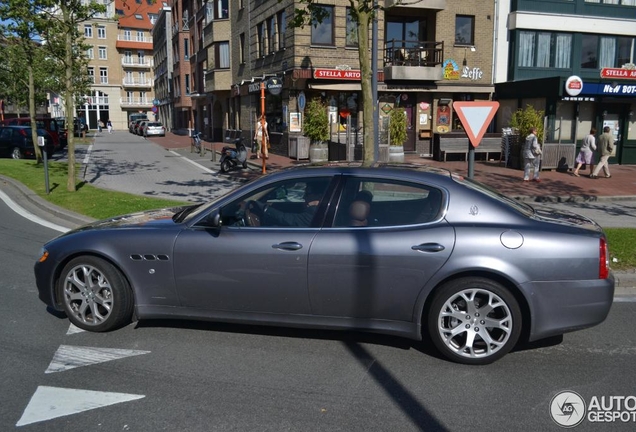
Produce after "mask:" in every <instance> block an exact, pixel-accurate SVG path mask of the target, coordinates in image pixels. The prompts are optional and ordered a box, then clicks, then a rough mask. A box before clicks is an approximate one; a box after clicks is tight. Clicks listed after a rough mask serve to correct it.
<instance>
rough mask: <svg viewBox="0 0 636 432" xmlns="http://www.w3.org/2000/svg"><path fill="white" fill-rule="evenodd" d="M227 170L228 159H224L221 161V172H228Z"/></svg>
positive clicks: (228, 167) (228, 168) (228, 166)
mask: <svg viewBox="0 0 636 432" xmlns="http://www.w3.org/2000/svg"><path fill="white" fill-rule="evenodd" d="M229 170H230V161H228V160H224V161H223V162H222V163H221V172H222V173H226V172H228V171H229Z"/></svg>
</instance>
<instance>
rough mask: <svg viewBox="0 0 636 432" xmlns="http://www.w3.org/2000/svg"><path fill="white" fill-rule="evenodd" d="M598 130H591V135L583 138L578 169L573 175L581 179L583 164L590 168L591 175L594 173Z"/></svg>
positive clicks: (577, 161)
mask: <svg viewBox="0 0 636 432" xmlns="http://www.w3.org/2000/svg"><path fill="white" fill-rule="evenodd" d="M594 135H596V128H592V129H590V133H589V134H588V135H587V136H586V137H585V138H583V144H582V145H581V150H579V154H578V155H577V156H576V164H577V165H576V169H575V170H574V172H573V173H572V174H574V175H575V176H576V177H579V170H580V169H581V167H582V166H583V164H585V165H587V166H589V167H590V173H592V172H594V150H596V137H595V136H594Z"/></svg>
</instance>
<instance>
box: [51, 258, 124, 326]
mask: <svg viewBox="0 0 636 432" xmlns="http://www.w3.org/2000/svg"><path fill="white" fill-rule="evenodd" d="M58 287H59V291H58V292H59V293H60V295H61V299H62V303H63V304H64V310H65V312H66V314H67V316H68V318H69V320H70V321H71V322H72V323H73V324H75V325H76V326H77V327H79V328H82V329H84V330H89V331H94V332H103V331H108V330H113V329H115V328H118V327H121V326H123V325H125V324H128V323H129V322H130V320H131V318H132V311H133V295H132V290H131V289H130V285H129V284H128V281H127V280H126V279H125V278H124V276H123V275H122V274H121V272H120V271H119V270H117V269H116V268H115V267H114V266H113V265H112V264H110V263H109V262H107V261H105V260H103V259H101V258H97V257H93V256H83V257H78V258H75V259H73V260H72V261H70V262H69V263H68V264H67V265H66V266H65V267H64V270H62V274H61V277H60V280H59V285H58Z"/></svg>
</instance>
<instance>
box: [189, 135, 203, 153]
mask: <svg viewBox="0 0 636 432" xmlns="http://www.w3.org/2000/svg"><path fill="white" fill-rule="evenodd" d="M190 153H198V154H201V132H196V131H195V132H193V133H192V145H191V146H190Z"/></svg>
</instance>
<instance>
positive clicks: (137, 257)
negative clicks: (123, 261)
mask: <svg viewBox="0 0 636 432" xmlns="http://www.w3.org/2000/svg"><path fill="white" fill-rule="evenodd" d="M130 259H131V260H133V261H142V260H143V259H144V257H143V256H141V255H138V254H133V255H131V256H130Z"/></svg>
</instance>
